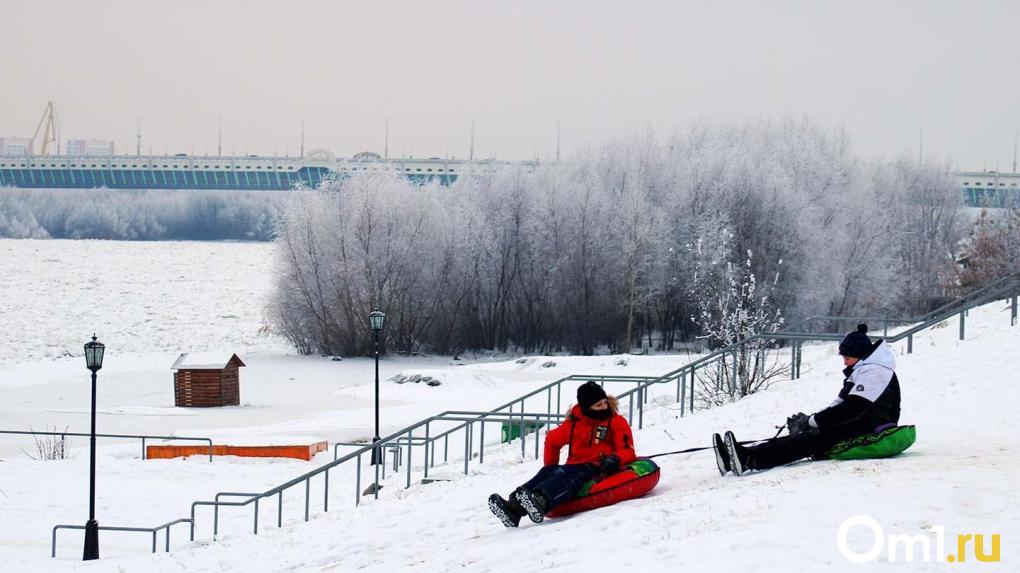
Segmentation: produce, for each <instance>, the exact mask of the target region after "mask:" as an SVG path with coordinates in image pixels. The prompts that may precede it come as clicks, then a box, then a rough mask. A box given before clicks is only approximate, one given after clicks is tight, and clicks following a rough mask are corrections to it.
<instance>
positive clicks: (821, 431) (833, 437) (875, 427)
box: [712, 324, 900, 476]
mask: <svg viewBox="0 0 1020 573" xmlns="http://www.w3.org/2000/svg"><path fill="white" fill-rule="evenodd" d="M867 332H868V326H867V325H866V324H859V325H857V330H855V331H854V332H851V333H849V334H847V335H846V336H845V337H844V338H843V341H842V342H840V343H839V353H840V355H841V356H842V357H843V365H844V366H846V368H844V369H843V375H844V377H845V380H844V381H843V389H842V390H840V392H839V397H838V398H836V400H835V401H834V402H833V403H832V404H831V405H829V407H828V408H825V409H824V410H821V411H819V412H816V413H815V414H813V415H811V416H808V415H807V414H804V413H797V414H794V415H792V416H790V417H789V418H787V420H786V427H787V429H788V430H789V432H790V435H789V436H784V437H782V438H775V439H773V440H768V441H766V442H764V443H762V444H758V445H754V446H743V445H741V444H740V443H739V442H738V441H737V439H736V437H735V436H734V435H733V432H726V436H725V438H723V437H721V436H720V435H719V434H714V435H713V436H712V441H713V445H714V446H715V455H716V463H717V464H718V466H719V473H720V474H722V475H726V474H727V473H728V472H730V471H732V472H733V473H734V474H736V475H738V476H739V475H742V474H743V473H744V472H745V471H747V470H765V469H769V468H774V467H776V466H781V465H784V464H788V463H791V462H795V461H797V460H800V459H803V458H807V457H819V456H821V455H823V454H824V453H825V452H827V451H828V450H829V449H830V448H831V447H832V446H834V445H836V444H837V443H839V442H842V441H843V440H847V439H850V438H855V437H858V436H862V435H866V434H871V433H874V432H879V431H882V430H884V429H886V428H889V427H893V426H895V425H896V424H897V422H899V419H900V383H899V380H898V379H897V378H896V371H895V369H896V360H895V357H894V356H893V353H892V350H890V349H889V346H888V345H887V344H886V343H885V341H884V340H882V339H879V340H878V341H876V342H872V341H871V339H870V338H868V334H867Z"/></svg>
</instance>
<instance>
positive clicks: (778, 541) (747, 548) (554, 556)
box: [50, 304, 1020, 573]
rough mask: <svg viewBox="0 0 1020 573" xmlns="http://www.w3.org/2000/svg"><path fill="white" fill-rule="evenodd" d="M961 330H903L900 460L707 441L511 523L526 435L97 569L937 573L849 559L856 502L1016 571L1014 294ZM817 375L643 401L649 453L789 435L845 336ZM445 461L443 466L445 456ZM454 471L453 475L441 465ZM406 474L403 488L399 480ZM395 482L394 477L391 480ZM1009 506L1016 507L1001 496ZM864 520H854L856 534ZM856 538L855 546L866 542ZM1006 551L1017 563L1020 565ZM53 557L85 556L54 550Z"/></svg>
mask: <svg viewBox="0 0 1020 573" xmlns="http://www.w3.org/2000/svg"><path fill="white" fill-rule="evenodd" d="M956 333H957V331H956V329H955V328H941V329H932V330H929V331H926V332H925V333H924V334H923V336H920V337H918V339H916V340H915V347H914V348H915V353H914V354H912V355H905V354H903V353H904V352H905V349H904V348H903V347H902V345H900V347H898V348H896V350H897V352H898V353H899V355H898V368H897V370H898V372H899V375H900V379H901V384H902V389H903V416H902V419H901V421H902V422H903V423H913V424H917V426H918V443H917V444H916V445H915V446H914V447H913V448H911V449H910V450H909V451H908V452H907V453H906V454H904V455H902V456H900V457H898V458H893V459H887V460H871V461H859V462H834V461H826V462H816V463H800V464H795V465H793V466H789V467H785V468H779V469H775V470H772V471H768V472H762V473H757V474H750V475H748V476H745V477H743V478H735V477H732V476H727V477H726V478H720V477H719V475H718V473H717V471H716V469H715V464H714V461H713V460H712V457H711V454H710V453H709V452H702V453H698V454H692V455H687V456H673V457H666V458H660V460H659V461H661V465H662V468H663V477H662V480H661V481H660V484H659V486H658V488H657V489H656V490H654V491H653V492H652V494H650V495H649V496H647V497H645V498H642V499H639V500H634V501H630V502H624V503H621V504H618V505H616V506H613V507H609V508H605V509H602V510H599V511H595V512H589V513H586V514H580V515H577V516H574V517H571V518H566V519H556V520H549V521H547V522H546V523H544V524H542V525H540V526H533V525H531V524H525V525H523V526H522V527H521V528H520V529H517V530H506V529H504V528H503V527H502V526H501V525H499V523H498V522H497V521H496V520H495V519H493V517H492V516H491V515H490V514H489V512H488V511H487V509H486V507H485V503H484V501H485V498H486V497H487V496H488V494H489V493H491V492H494V491H497V492H502V493H506V492H508V491H509V490H511V489H512V488H513V487H514V486H516V485H517V484H519V483H521V482H523V481H524V480H526V479H527V478H528V477H530V476H531V475H532V474H533V473H534V472H535V471H536V470H537V469H538V467H539V465H540V462H537V461H535V460H532V459H528V460H526V461H524V462H523V463H522V462H521V460H520V459H519V450H517V449H516V448H513V447H509V448H503V449H502V450H501V451H496V450H494V451H493V452H492V453H491V454H490V453H489V452H487V453H486V460H485V463H484V464H483V465H480V466H478V465H476V466H474V468H475V469H474V470H473V472H472V475H471V476H463V475H458V474H456V469H455V468H450V469H448V470H440V471H442V473H444V474H445V475H447V476H448V477H450V478H451V481H449V482H443V483H435V484H430V485H416V486H414V487H412V488H410V489H408V490H399V491H397V492H396V493H394V494H390V495H389V496H384V498H381V499H380V500H379V501H378V502H375V503H367V504H364V505H362V506H361V507H358V508H338V509H336V510H334V511H332V512H331V513H329V514H327V515H319V516H317V517H315V518H313V519H312V521H311V522H309V523H302V524H298V525H292V526H288V527H285V528H284V529H280V530H277V529H275V528H269V529H266V530H263V531H262V532H260V535H258V536H257V537H256V536H252V535H250V534H247V533H244V532H239V531H236V530H235V531H234V532H232V533H231V534H229V535H227V536H225V537H223V538H222V539H221V540H220V541H215V542H204V543H203V544H202V546H200V547H197V548H194V549H190V550H182V551H177V552H175V553H172V554H169V555H167V554H157V555H141V554H139V555H136V556H132V557H127V558H118V559H113V560H108V561H101V562H98V563H92V564H89V565H88V569H89V571H118V570H123V571H141V570H145V571H208V570H216V571H245V572H251V571H353V570H367V571H405V570H406V571H453V570H467V571H473V572H474V571H479V572H484V571H500V572H503V571H535V570H541V571H566V570H577V568H578V567H584V568H586V569H593V568H595V567H598V568H599V569H605V568H606V567H651V568H659V567H664V568H665V567H668V568H669V569H670V570H689V571H710V570H716V571H777V572H778V571H782V572H784V573H786V572H789V571H819V570H834V571H861V570H869V571H870V570H876V569H877V570H890V571H892V570H900V571H940V570H943V569H944V568H945V567H946V564H945V563H918V562H915V563H909V564H908V563H886V562H884V559H882V560H879V561H877V562H875V563H872V564H869V565H863V566H862V565H858V564H854V563H851V562H849V561H847V560H846V559H845V558H844V557H842V556H841V554H840V553H839V551H838V549H837V545H836V532H837V529H838V528H839V526H840V524H841V523H842V522H843V521H844V520H845V519H847V518H848V517H850V516H853V515H857V514H866V515H868V516H871V517H873V518H874V519H876V520H878V522H879V523H881V524H882V526H883V527H884V529H885V532H886V534H893V533H895V534H910V535H915V534H923V533H928V532H930V531H931V528H932V527H934V526H938V525H941V526H943V527H944V528H945V531H946V532H947V534H950V535H952V536H953V537H954V539H955V534H956V533H984V534H992V533H997V534H1000V535H1001V536H1002V544H1003V549H1002V555H1003V563H1001V564H998V565H996V564H981V563H976V564H975V563H972V562H971V561H972V560H973V557H971V559H970V560H968V563H965V564H956V565H954V567H953V569H954V570H963V571H966V570H970V568H971V567H973V568H974V569H975V570H982V571H997V570H1016V562H1015V560H1016V558H1017V557H1016V554H1015V551H1012V550H1011V547H1016V540H1017V538H1018V535H1020V516H1017V515H1016V513H1015V512H1014V511H1010V510H1009V509H1008V508H1016V507H1018V503H1017V502H1018V501H1020V494H1018V493H1017V492H1016V491H1015V487H1014V485H1015V484H1016V483H1018V482H1020V461H1018V460H1017V459H1016V457H1015V454H1014V452H1015V451H1016V447H1015V441H1016V439H1017V438H1018V437H1020V421H1018V417H1017V416H1016V413H1015V409H1016V405H1017V404H1018V399H1020V389H1018V388H1017V386H1016V384H1014V383H1013V380H1014V375H1013V373H1014V372H1016V371H1017V370H1018V369H1020V353H1018V352H1017V350H1018V349H1020V326H1017V327H1012V328H1011V327H1009V326H1008V314H1007V313H1004V312H1003V311H1002V305H1001V304H993V305H988V306H985V307H983V308H980V309H976V310H974V311H972V312H971V315H970V317H969V319H968V335H969V338H968V339H967V340H965V341H958V340H956ZM805 360H807V361H808V363H807V364H806V365H805V366H806V367H805V369H804V373H805V375H804V377H803V378H802V379H800V380H798V381H796V382H788V381H784V382H781V383H778V384H776V385H775V386H773V387H772V388H771V389H769V390H768V391H766V392H764V393H761V394H758V395H755V396H752V397H750V398H747V399H744V400H741V401H740V402H737V403H734V404H730V405H727V406H724V407H719V408H715V409H712V410H706V411H701V412H698V413H697V414H696V415H694V416H689V417H685V418H683V419H676V417H675V412H674V411H673V410H672V409H671V408H672V406H671V405H669V404H660V405H659V406H657V407H653V408H652V409H651V411H650V412H646V418H645V420H646V426H645V429H644V430H642V431H639V432H637V433H636V436H635V439H636V442H637V446H638V451H639V453H644V454H651V453H656V452H661V451H667V450H674V449H679V448H683V447H690V446H698V445H706V444H707V442H708V438H709V436H710V434H711V433H712V432H713V431H722V430H725V429H733V430H734V431H735V432H736V434H737V436H738V438H741V439H750V438H756V437H765V436H769V435H772V434H773V433H774V426H775V425H777V424H781V423H782V422H783V421H784V420H785V418H786V416H787V415H789V414H791V413H793V412H796V411H799V410H803V411H814V410H817V409H820V408H822V407H824V406H825V405H827V404H828V402H829V401H830V400H831V398H832V397H833V396H834V395H835V393H836V392H837V391H838V389H839V387H840V383H841V377H840V375H839V370H840V369H841V364H840V362H839V359H838V357H837V356H836V353H835V345H821V346H817V347H812V348H806V349H805ZM437 470H439V468H437ZM437 473H439V472H437ZM394 489H395V488H394ZM390 491H393V490H392V489H391V490H390ZM1004 509H1005V510H1006V511H1004ZM857 532H858V531H857V530H855V533H857ZM867 539H868V536H867V535H852V536H851V538H850V541H851V546H852V547H864V548H866V547H867V545H868V544H867V543H865V542H866V541H867ZM1009 561H1013V563H1012V565H1010V563H1009ZM50 563H51V564H52V565H53V570H77V569H82V568H84V567H85V566H84V565H82V564H78V563H70V562H57V561H51V562H50Z"/></svg>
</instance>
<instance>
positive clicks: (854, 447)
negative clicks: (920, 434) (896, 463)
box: [823, 426, 917, 460]
mask: <svg viewBox="0 0 1020 573" xmlns="http://www.w3.org/2000/svg"><path fill="white" fill-rule="evenodd" d="M915 440H917V430H916V429H915V428H914V426H893V427H892V428H889V429H887V430H883V431H881V432H878V433H877V434H865V435H863V436H858V437H856V438H852V439H849V440H844V441H842V442H840V443H838V444H836V445H835V446H832V448H831V449H830V450H829V451H828V452H826V453H825V456H824V458H823V459H830V460H870V459H874V458H888V457H890V456H895V455H896V454H899V453H902V452H903V451H904V450H906V449H907V448H909V447H910V446H912V445H914V441H915Z"/></svg>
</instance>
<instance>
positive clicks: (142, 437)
mask: <svg viewBox="0 0 1020 573" xmlns="http://www.w3.org/2000/svg"><path fill="white" fill-rule="evenodd" d="M0 434H11V435H23V436H35V435H39V436H61V437H64V436H75V437H82V438H89V437H92V434H86V433H84V432H36V431H34V430H29V431H23V430H0ZM96 437H97V438H123V439H137V440H141V441H142V459H143V460H144V459H147V458H146V453H145V442H146V440H164V441H169V440H182V441H192V442H206V443H207V444H208V445H209V461H210V462H211V461H212V460H213V441H212V439H211V438H195V437H185V436H153V435H149V434H96Z"/></svg>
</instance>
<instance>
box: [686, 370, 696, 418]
mask: <svg viewBox="0 0 1020 573" xmlns="http://www.w3.org/2000/svg"><path fill="white" fill-rule="evenodd" d="M694 371H695V369H694V368H691V393H690V396H689V398H690V400H691V403H690V405H689V407H688V408H687V411H688V413H691V414H693V413H694V382H695V374H694Z"/></svg>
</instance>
